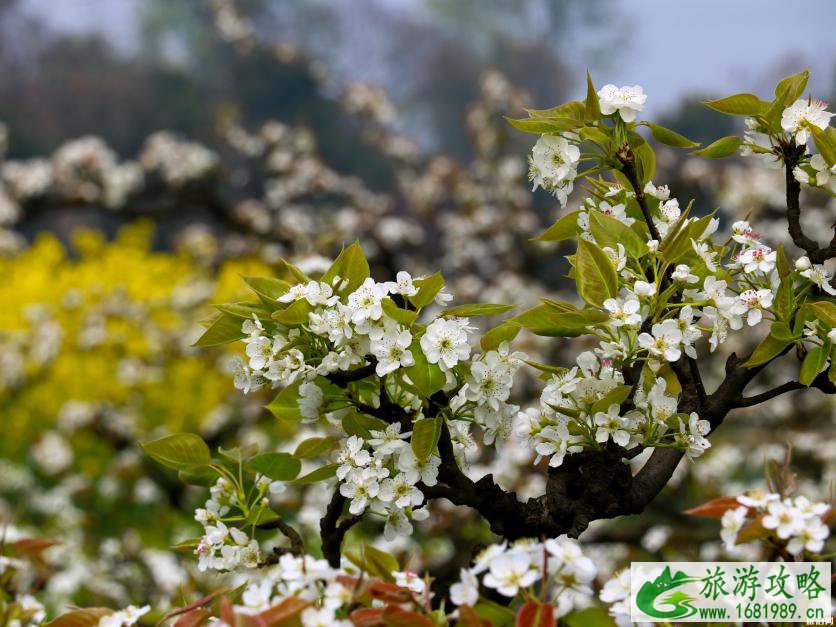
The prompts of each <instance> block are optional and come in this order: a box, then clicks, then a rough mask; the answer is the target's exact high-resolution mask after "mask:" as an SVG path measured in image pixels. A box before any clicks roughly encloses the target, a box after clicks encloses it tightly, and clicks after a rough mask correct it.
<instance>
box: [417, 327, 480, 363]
mask: <svg viewBox="0 0 836 627" xmlns="http://www.w3.org/2000/svg"><path fill="white" fill-rule="evenodd" d="M420 344H421V350H423V351H424V355H425V356H426V357H427V361H428V362H430V363H431V364H438V365H439V366H440V367H441V369H442V370H448V369H450V368H452V367H453V366H455V365H456V364H457V363H459V361H463V360H465V359H467V358H468V357H469V356H470V344H468V341H467V333H466V332H465V327H464V326H463V325H462V324H461V323H460V322H459V321H457V320H455V319H446V318H438V319H436V320H433V322H431V323H430V325H429V326H428V327H427V330H426V331H425V332H424V335H423V336H421V342H420Z"/></svg>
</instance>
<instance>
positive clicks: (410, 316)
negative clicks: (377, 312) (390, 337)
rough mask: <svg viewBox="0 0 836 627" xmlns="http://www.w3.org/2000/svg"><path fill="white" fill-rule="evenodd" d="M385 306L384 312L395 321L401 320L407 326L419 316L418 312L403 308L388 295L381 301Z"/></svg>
mask: <svg viewBox="0 0 836 627" xmlns="http://www.w3.org/2000/svg"><path fill="white" fill-rule="evenodd" d="M380 304H381V305H382V307H383V313H385V314H386V315H387V316H389V317H390V318H392V320H394V321H395V322H400V323H401V324H405V325H406V326H410V325H411V324H412V323H413V322H415V319H416V318H417V317H418V312H417V311H414V310H412V309H401V308H400V307H398V306H397V304H395V301H393V300H392V299H391V298H389V297H388V296H387V297H386V298H384V299H383V300H382V301H380Z"/></svg>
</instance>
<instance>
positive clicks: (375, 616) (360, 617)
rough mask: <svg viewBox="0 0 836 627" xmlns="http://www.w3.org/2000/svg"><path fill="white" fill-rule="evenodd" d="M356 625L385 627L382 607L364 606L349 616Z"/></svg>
mask: <svg viewBox="0 0 836 627" xmlns="http://www.w3.org/2000/svg"><path fill="white" fill-rule="evenodd" d="M349 618H350V619H351V622H352V623H354V626H355V627H385V623H384V622H383V608H382V607H364V608H362V609H359V610H354V611H353V612H352V613H351V615H350V616H349Z"/></svg>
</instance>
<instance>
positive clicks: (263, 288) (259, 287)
mask: <svg viewBox="0 0 836 627" xmlns="http://www.w3.org/2000/svg"><path fill="white" fill-rule="evenodd" d="M244 283H246V284H247V285H249V286H250V289H251V290H252V291H253V292H255V293H256V294H257V295H258V297H259V298H260V299H261V300H262V302H264V303H266V304H269V305H272V306H273V307H277V306H278V304H277V303H276V301H277V300H278V298H279V296H281V295H283V294H285V293H286V292H287V291H288V290H289V289H290V287H291V285H292V284H291V283H288V282H287V281H283V280H282V279H276V278H274V277H259V276H245V277H244ZM296 283H298V281H296ZM294 284H295V283H294Z"/></svg>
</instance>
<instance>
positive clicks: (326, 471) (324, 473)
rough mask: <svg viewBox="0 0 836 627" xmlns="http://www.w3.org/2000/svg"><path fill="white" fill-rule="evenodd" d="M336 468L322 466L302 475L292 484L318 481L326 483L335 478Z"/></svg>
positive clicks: (335, 466) (334, 465) (333, 466)
mask: <svg viewBox="0 0 836 627" xmlns="http://www.w3.org/2000/svg"><path fill="white" fill-rule="evenodd" d="M337 467H338V464H328V465H327V466H322V467H321V468H317V469H316V470H312V471H311V472H309V473H308V474H306V475H302V476H301V477H299V478H298V479H296V480H294V482H293V483H317V482H318V481H327V480H328V479H331V478H333V477H336V476H337Z"/></svg>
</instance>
